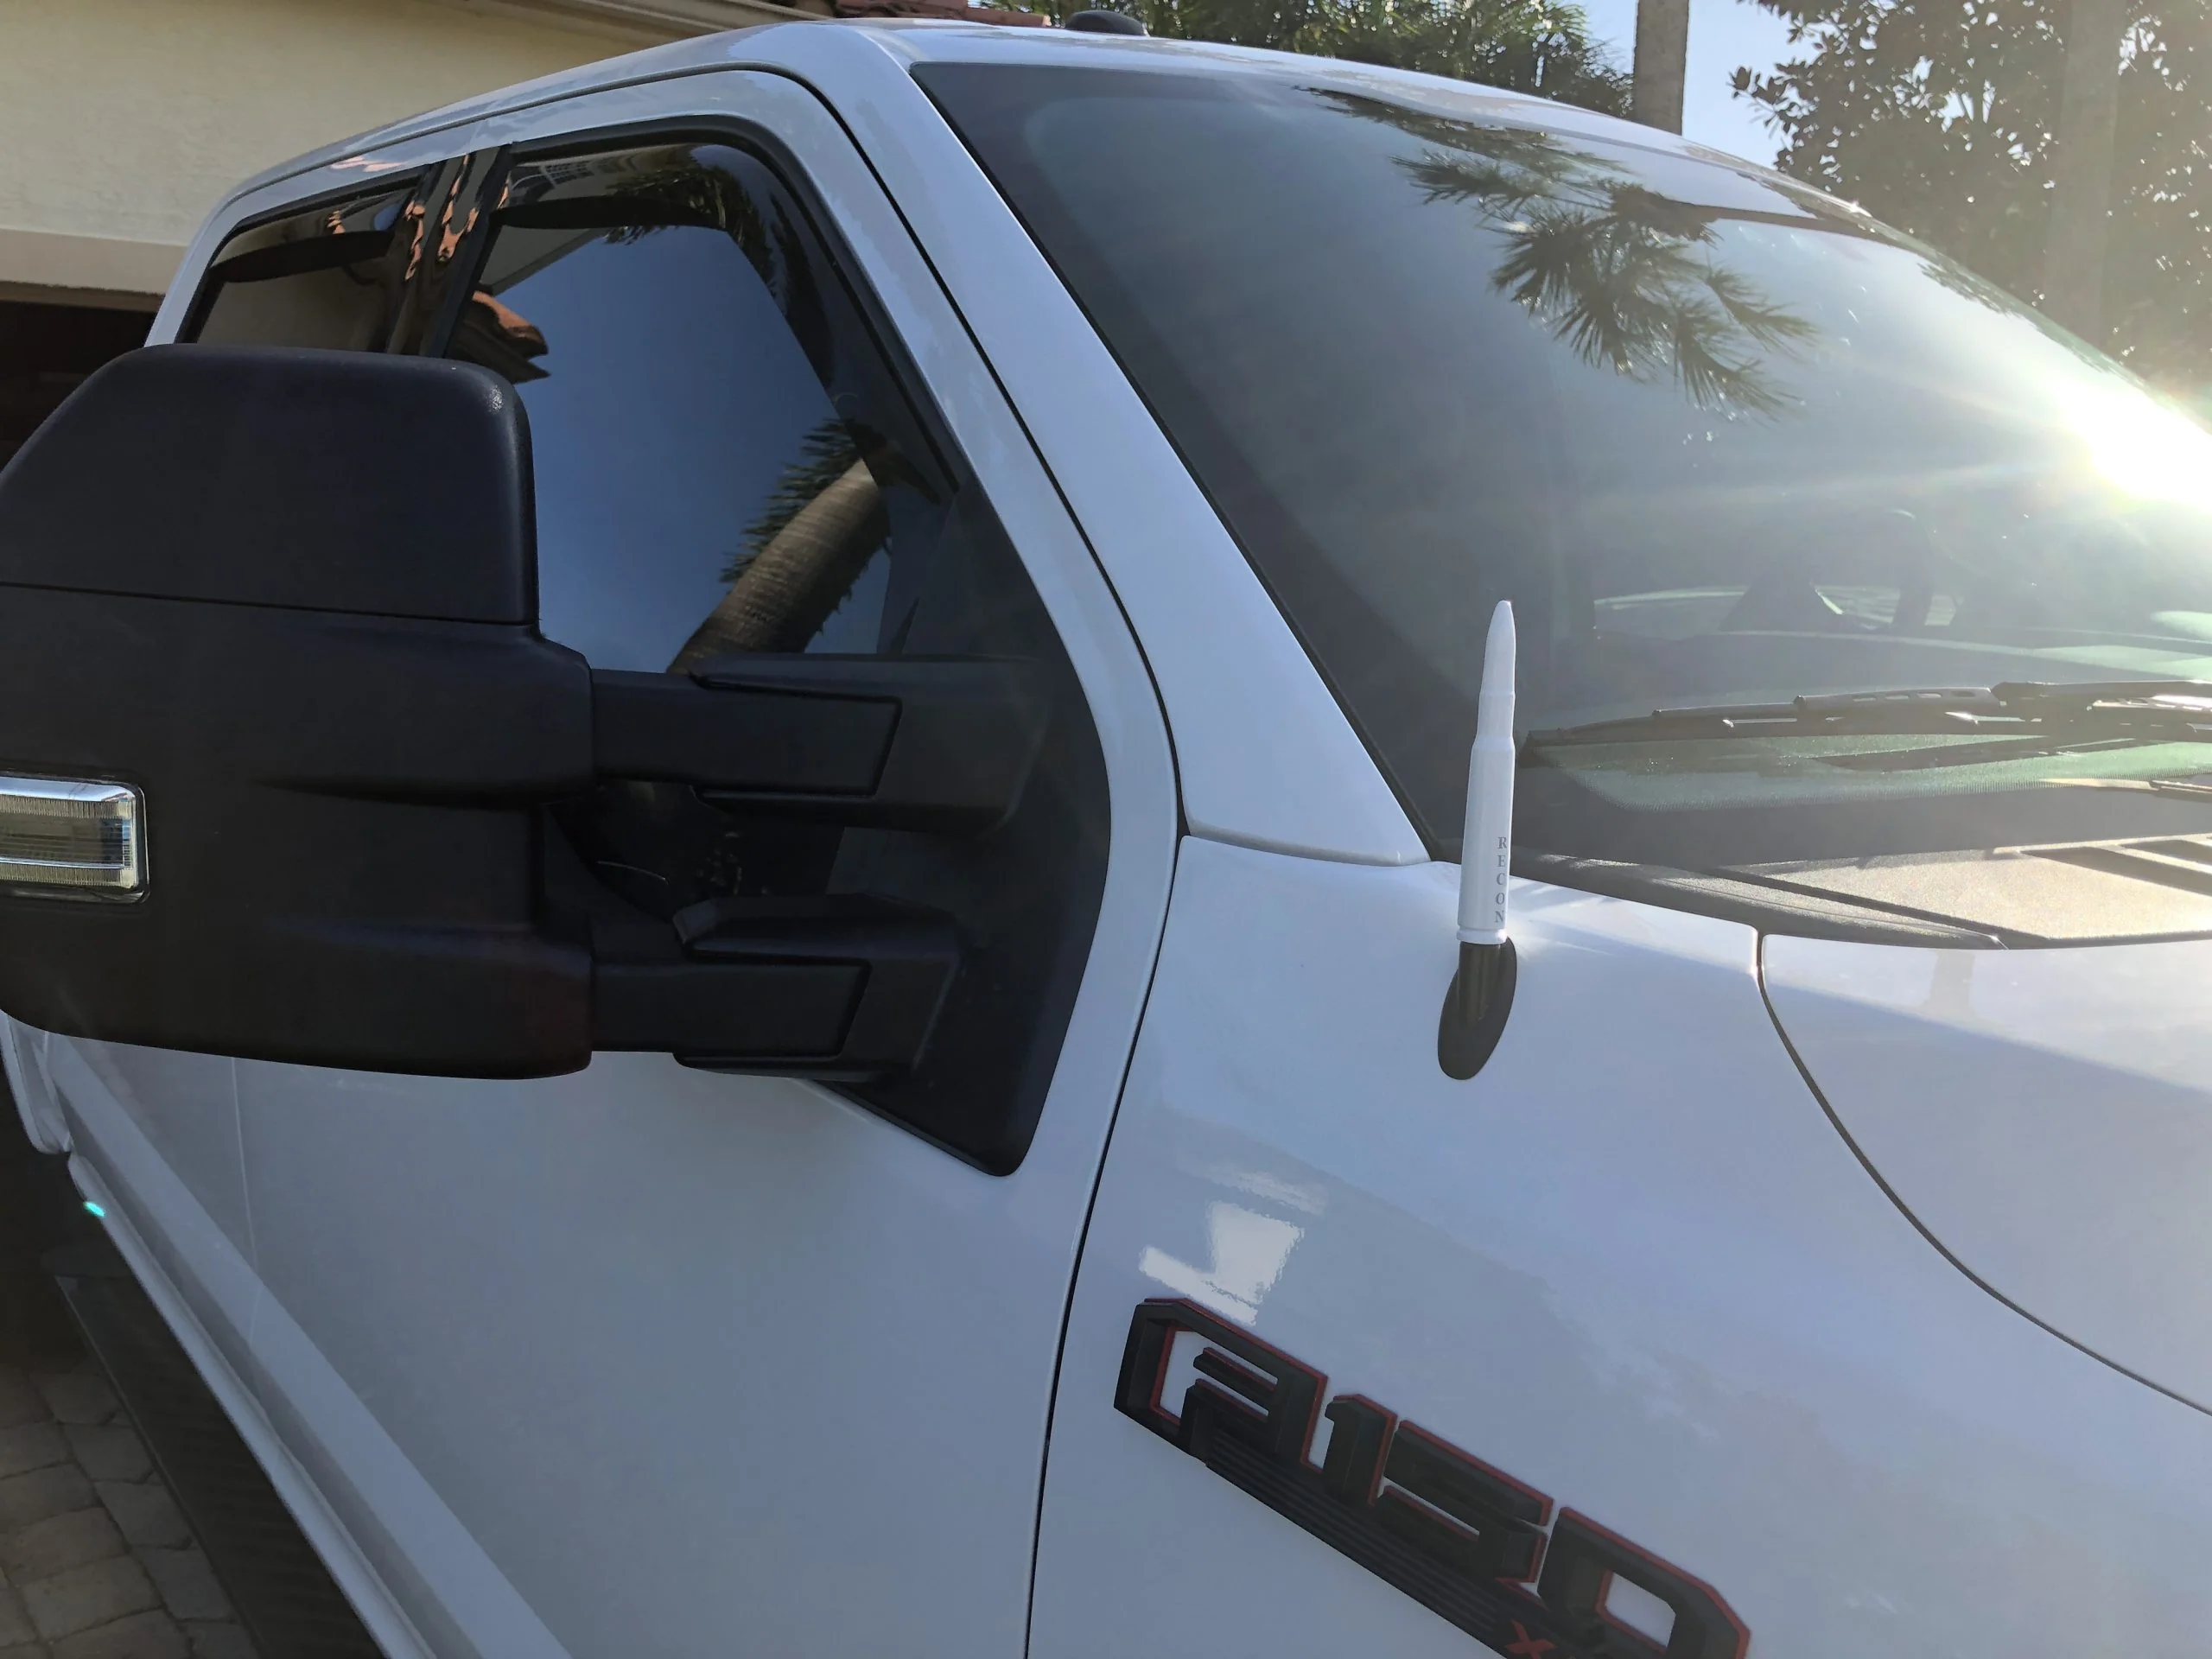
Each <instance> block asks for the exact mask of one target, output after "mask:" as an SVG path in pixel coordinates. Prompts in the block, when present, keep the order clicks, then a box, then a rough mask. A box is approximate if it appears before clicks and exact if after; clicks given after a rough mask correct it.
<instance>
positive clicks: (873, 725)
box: [592, 652, 1050, 835]
mask: <svg viewBox="0 0 2212 1659" xmlns="http://www.w3.org/2000/svg"><path fill="white" fill-rule="evenodd" d="M592 705H593V706H592V731H593V749H594V761H593V764H594V770H595V771H596V772H597V773H598V775H599V776H601V777H602V778H625V779H653V780H657V781H661V782H668V783H682V784H690V785H692V786H693V787H695V788H696V789H697V790H698V791H699V793H700V795H701V797H702V798H703V799H705V800H708V801H709V802H711V803H712V804H715V805H716V806H720V807H722V808H725V809H727V810H731V811H740V812H747V813H760V814H772V815H775V816H779V817H806V818H816V819H822V820H826V821H829V822H831V823H845V824H852V825H857V826H866V827H869V828H874V829H909V830H918V831H923V832H927V833H933V834H940V835H976V834H980V833H982V832H983V831H985V830H988V829H993V828H995V826H996V825H998V824H999V823H1001V822H1003V821H1004V820H1005V818H1006V817H1007V814H1008V813H1009V812H1011V811H1012V810H1014V805H1015V804H1016V803H1017V802H1018V801H1019V800H1020V796H1021V791H1022V788H1023V785H1025V784H1026V783H1027V781H1028V777H1029V773H1030V771H1031V769H1032V767H1033V766H1034V765H1035V763H1036V759H1037V754H1038V752H1039V749H1040V747H1042V746H1043V742H1044V737H1045V730H1046V726H1047V724H1048V723H1049V720H1050V703H1049V701H1048V700H1047V698H1046V696H1045V695H1044V691H1043V688H1042V687H1041V685H1040V684H1039V681H1038V677H1037V675H1036V673H1035V671H1034V669H1033V666H1032V665H1031V664H1027V663H1024V662H1019V661H1013V660H1003V659H995V658H923V657H911V658H900V657H830V656H806V655H803V654H786V653H780V652H778V653H769V652H762V653H759V654H739V655H730V656H723V657H717V658H711V659H709V661H707V662H704V663H702V664H698V665H697V666H696V667H695V668H694V669H693V670H692V671H690V674H689V675H682V674H638V673H625V672H618V671H609V670H603V669H602V670H594V671H593V674H592Z"/></svg>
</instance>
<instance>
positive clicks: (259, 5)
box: [0, 0, 697, 293]
mask: <svg viewBox="0 0 2212 1659" xmlns="http://www.w3.org/2000/svg"><path fill="white" fill-rule="evenodd" d="M696 32H697V30H696V29H687V28H684V27H683V26H681V25H669V26H656V25H654V24H652V23H642V24H620V23H613V24H601V23H594V22H591V21H588V20H585V19H572V18H570V17H568V16H562V15H559V14H556V13H549V14H546V15H543V16H537V15H532V14H531V13H529V12H527V11H525V10H521V9H520V8H518V7H514V6H512V5H511V6H508V7H505V8H502V9H499V10H492V9H488V8H487V9H483V10H478V9H474V8H471V7H468V6H465V5H456V4H453V3H436V0H0V286H8V287H16V286H19V285H28V286H29V287H34V288H68V289H109V290H117V291H120V292H124V293H130V292H137V293H158V292H160V291H161V289H162V288H164V287H165V286H166V285H167V283H168V279H169V277H170V275H171V274H172V273H173V272H174V271H175V268H176V264H177V260H178V258H179V257H180V256H181V253H182V251H183V247H184V244H185V243H186V241H187V240H188V238H190V236H191V234H192V232H193V231H194V229H195V228H196V227H197V226H198V225H199V222H200V219H201V218H202V216H203V215H205V213H207V209H208V208H209V207H212V206H213V204H214V202H215V200H216V199H217V198H218V197H219V195H221V194H222V193H223V192H224V191H225V190H226V189H227V188H229V187H230V186H232V184H234V183H236V182H237V181H239V180H240V179H242V178H245V176H247V175H250V174H252V173H256V172H258V171H259V170H261V169H262V168H264V167H268V166H270V165H272V164H273V163H275V162H281V161H283V160H284V159H285V158H286V157H288V156H294V155H296V154H298V153H299V152H300V151H302V150H305V149H313V148H314V147H315V146H316V145H318V144H322V143H329V142H331V141H332V140H334V139H337V138H343V137H348V136H350V135H351V134H353V133H356V132H359V131H361V130H365V129H366V128H370V127H374V126H378V125H381V124H384V123H385V122H386V121H390V120H393V119H396V118H398V117H400V116H404V115H407V114H410V113H412V112H413V111H417V110H423V109H429V108H433V107H435V106H436V105H441V104H444V103H448V102H450V101H452V100H453V99H460V98H465V97H467V96H469V95H471V94H474V93H477V92H487V91H490V90H492V89H493V88H495V87H499V86H505V85H507V84H508V83H510V82H512V81H518V80H524V79H530V78H531V77H532V76H535V75H543V74H550V73H553V72H554V71H556V70H559V69H565V68H569V67H573V66H575V65H576V64H579V63H586V62H589V61H591V60H594V59H598V58H604V57H608V56H611V55H613V54H616V53H620V52H623V51H627V50H630V49H632V48H636V47H639V46H644V45H648V44H651V43H652V42H653V41H656V40H668V39H673V38H675V37H677V35H684V34H690V33H696Z"/></svg>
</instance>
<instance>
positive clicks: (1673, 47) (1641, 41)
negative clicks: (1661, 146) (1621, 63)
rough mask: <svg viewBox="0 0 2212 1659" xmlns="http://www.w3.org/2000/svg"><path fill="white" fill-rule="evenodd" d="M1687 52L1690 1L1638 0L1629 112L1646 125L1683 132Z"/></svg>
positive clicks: (1688, 44)
mask: <svg viewBox="0 0 2212 1659" xmlns="http://www.w3.org/2000/svg"><path fill="white" fill-rule="evenodd" d="M1689 49H1690V0H1637V8H1636V79H1635V82H1634V90H1633V92H1631V94H1630V105H1629V109H1630V114H1631V115H1632V116H1633V117H1634V118H1636V119H1637V120H1638V121H1641V122H1642V123H1643V124H1644V125H1645V126H1647V127H1661V128H1663V129H1665V130H1667V131H1669V132H1680V131H1681V130H1682V76H1683V69H1684V66H1685V65H1686V64H1687V62H1688V59H1689Z"/></svg>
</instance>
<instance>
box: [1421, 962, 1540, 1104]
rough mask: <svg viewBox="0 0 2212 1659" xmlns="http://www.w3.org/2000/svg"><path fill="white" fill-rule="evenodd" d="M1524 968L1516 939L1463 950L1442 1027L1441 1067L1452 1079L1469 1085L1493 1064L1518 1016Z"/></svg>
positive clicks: (1446, 999) (1438, 1037)
mask: <svg viewBox="0 0 2212 1659" xmlns="http://www.w3.org/2000/svg"><path fill="white" fill-rule="evenodd" d="M1518 963H1519V958H1518V957H1516V955H1515V953H1514V950H1513V941H1512V940H1510V939H1508V940H1507V941H1506V942H1505V943H1504V944H1463V945H1461V946H1460V947H1459V972H1457V973H1455V974H1454V975H1452V988H1450V989H1449V990H1447V991H1446V992H1445V994H1444V1011H1443V1013H1442V1014H1440V1016H1439V1017H1438V1020H1437V1022H1436V1063H1437V1064H1438V1065H1440V1066H1442V1067H1443V1068H1444V1075H1445V1076H1446V1077H1456V1078H1459V1079H1460V1080H1461V1081H1463V1082H1464V1081H1465V1079H1466V1078H1469V1077H1473V1076H1474V1075H1475V1073H1476V1072H1478V1071H1481V1070H1482V1069H1483V1066H1484V1064H1485V1063H1486V1062H1487V1061H1488V1060H1489V1058H1490V1057H1491V1050H1493V1049H1495V1048H1496V1047H1497V1039H1499V1038H1500V1037H1502V1036H1503V1035H1504V1033H1505V1018H1506V1016H1507V1015H1508V1014H1511V1013H1512V1012H1513V988H1514V986H1515V984H1516V982H1518V980H1519V978H1520V970H1519V966H1518Z"/></svg>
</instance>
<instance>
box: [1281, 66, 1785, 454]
mask: <svg viewBox="0 0 2212 1659" xmlns="http://www.w3.org/2000/svg"><path fill="white" fill-rule="evenodd" d="M1321 96H1322V97H1324V98H1325V99H1328V100H1329V101H1330V102H1331V103H1332V104H1334V105H1337V106H1338V108H1340V109H1342V110H1344V111H1345V112H1346V113H1348V114H1351V115H1357V116H1360V117H1363V118H1366V119H1370V120H1375V121H1381V122H1383V123H1386V124H1389V125H1391V126H1395V127H1396V128H1398V129H1400V130H1402V131H1404V132H1406V133H1407V134H1408V135H1409V136H1411V137H1415V138H1418V139H1420V140H1421V142H1422V143H1423V144H1424V145H1425V146H1426V148H1425V149H1424V151H1423V153H1422V154H1421V155H1420V156H1411V157H1402V158H1400V160H1399V163H1398V164H1399V166H1401V167H1402V168H1404V169H1405V171H1406V172H1407V174H1408V175H1410V176H1411V178H1412V179H1413V180H1414V182H1415V183H1416V184H1418V185H1419V186H1420V187H1421V192H1422V194H1423V196H1424V198H1425V199H1426V200H1428V201H1431V202H1464V203H1465V204H1467V205H1468V206H1470V207H1474V208H1475V209H1476V210H1478V212H1480V213H1482V215H1483V217H1484V219H1485V220H1486V221H1488V223H1489V225H1490V226H1491V229H1492V230H1494V231H1495V232H1497V235H1498V237H1499V238H1500V239H1501V241H1502V243H1503V248H1504V253H1503V257H1502V258H1500V259H1499V261H1498V262H1497V266H1496V268H1495V269H1494V270H1492V271H1491V277H1490V282H1491V287H1492V288H1493V289H1496V290H1497V292H1498V293H1500V294H1502V295H1503V296H1506V297H1507V298H1509V299H1510V300H1512V301H1513V302H1515V303H1516V304H1518V305H1519V306H1520V307H1521V308H1522V310H1524V311H1526V312H1527V313H1528V314H1529V316H1531V317H1532V318H1534V319H1535V320H1536V321H1538V322H1540V323H1541V324H1543V325H1544V326H1545V327H1548V329H1550V331H1551V332H1552V334H1553V335H1554V337H1555V338H1557V339H1558V340H1560V341H1561V342H1562V343H1563V344H1565V345H1567V346H1569V347H1570V348H1571V349H1572V350H1573V351H1574V353H1576V354H1577V355H1578V356H1580V357H1581V358H1582V359H1584V360H1585V361H1586V362H1588V363H1592V364H1595V365H1605V366H1608V367H1610V368H1611V369H1612V370H1613V372H1615V373H1617V374H1620V375H1623V376H1624V377H1626V378H1629V379H1631V380H1636V381H1639V382H1644V383H1647V384H1649V383H1661V382H1666V381H1671V382H1673V383H1674V384H1675V385H1677V386H1678V387H1679V388H1680V389H1681V391H1682V393H1683V395H1684V396H1685V397H1688V399H1689V400H1690V401H1691V402H1692V403H1693V404H1695V405H1696V406H1697V407H1699V408H1700V409H1710V410H1738V411H1742V412H1745V413H1751V414H1758V415H1775V414H1777V413H1779V412H1781V411H1782V410H1784V409H1785V408H1787V407H1788V405H1789V398H1788V397H1786V396H1785V395H1784V394H1783V392H1782V391H1780V389H1779V388H1778V387H1777V385H1776V384H1775V380H1774V378H1773V376H1772V374H1771V372H1770V365H1769V359H1770V358H1773V357H1776V356H1789V355H1795V354H1796V353H1797V351H1798V350H1799V349H1801V348H1802V346H1805V345H1806V344H1807V343H1808V342H1809V341H1810V340H1812V339H1813V337H1814V336H1815V334H1816V332H1817V331H1816V330H1815V327H1813V325H1812V324H1811V323H1810V322H1808V321H1806V320H1805V319H1804V318H1802V317H1801V316H1798V315H1796V313H1794V312H1792V311H1789V309H1787V308H1784V307H1783V306H1781V305H1778V304H1776V303H1775V302H1772V301H1771V300H1770V299H1768V298H1767V297H1766V296H1764V295H1763V294H1762V293H1761V292H1760V291H1759V290H1758V289H1757V288H1756V287H1755V286H1753V285H1752V284H1751V283H1750V282H1749V281H1747V280H1746V279H1745V277H1743V276H1742V275H1741V274H1740V273H1738V272H1737V271H1735V270H1731V269H1730V268H1729V267H1728V265H1727V264H1726V263H1724V261H1723V260H1722V258H1721V251H1722V250H1721V242H1720V238H1719V237H1718V236H1717V235H1716V234H1715V232H1714V230H1713V226H1714V225H1715V224H1716V223H1718V222H1719V221H1721V220H1724V219H1751V220H1765V221H1767V222H1770V223H1781V224H1797V225H1802V224H1804V223H1806V222H1807V221H1806V219H1805V218H1804V217H1802V216H1801V215H1792V214H1785V213H1758V212H1751V211H1745V210H1742V209H1732V208H1722V207H1705V206H1700V205H1698V204H1695V203H1691V202H1686V201H1678V200H1675V199H1673V198H1672V197H1669V196H1665V195H1662V194H1659V193H1658V192H1657V191H1656V190H1653V189H1651V188H1649V186H1647V185H1645V184H1643V182H1641V181H1638V180H1637V178H1636V177H1635V176H1634V175H1631V174H1630V173H1629V172H1628V171H1627V170H1626V169H1625V168H1622V167H1620V166H1618V165H1616V164H1615V163H1613V162H1609V161H1607V160H1606V159H1605V157H1603V156H1599V155H1597V154H1594V153H1593V152H1592V151H1591V150H1589V149H1583V148H1580V147H1578V146H1576V145H1575V144H1574V143H1573V141H1572V140H1571V139H1567V138H1565V137H1560V136H1558V135H1556V134H1553V133H1548V132H1532V131H1528V130H1517V129H1514V128H1510V127H1497V126H1478V125H1476V124H1472V123H1471V122H1465V121H1458V120H1454V119H1452V118H1450V117H1448V116H1440V115H1432V114H1427V113H1424V112H1422V111H1415V110H1409V109H1406V108H1404V107H1402V106H1401V105H1392V104H1385V103H1382V102H1379V101H1376V100H1372V99H1363V98H1360V97H1358V96H1357V95H1354V94H1350V93H1344V92H1323V93H1322V94H1321Z"/></svg>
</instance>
